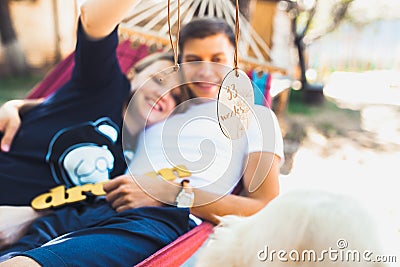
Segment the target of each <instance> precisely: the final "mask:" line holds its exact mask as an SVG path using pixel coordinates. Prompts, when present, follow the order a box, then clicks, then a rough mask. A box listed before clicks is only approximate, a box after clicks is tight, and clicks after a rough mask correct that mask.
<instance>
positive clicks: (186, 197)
mask: <svg viewBox="0 0 400 267" xmlns="http://www.w3.org/2000/svg"><path fill="white" fill-rule="evenodd" d="M193 200H194V194H193V193H186V192H184V191H181V192H180V193H179V194H178V196H177V198H176V206H177V207H178V208H190V207H191V206H192V205H193Z"/></svg>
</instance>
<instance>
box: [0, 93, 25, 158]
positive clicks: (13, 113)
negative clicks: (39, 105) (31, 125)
mask: <svg viewBox="0 0 400 267" xmlns="http://www.w3.org/2000/svg"><path fill="white" fill-rule="evenodd" d="M22 103H23V100H10V101H8V102H6V103H5V104H4V105H3V106H1V108H0V132H2V133H3V137H2V138H1V150H2V151H3V152H8V151H10V146H11V144H12V141H13V139H14V136H15V134H16V133H17V131H18V129H19V126H20V124H21V118H20V117H19V108H20V107H21V104H22Z"/></svg>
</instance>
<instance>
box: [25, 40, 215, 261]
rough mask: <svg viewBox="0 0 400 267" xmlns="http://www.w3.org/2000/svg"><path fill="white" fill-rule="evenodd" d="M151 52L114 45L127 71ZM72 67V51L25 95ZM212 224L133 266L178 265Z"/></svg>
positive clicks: (51, 86) (43, 90) (60, 80)
mask: <svg viewBox="0 0 400 267" xmlns="http://www.w3.org/2000/svg"><path fill="white" fill-rule="evenodd" d="M151 52H152V49H149V47H148V46H147V45H144V44H141V45H138V46H137V47H133V46H132V43H131V42H130V41H129V40H126V41H123V42H121V43H120V44H119V45H118V47H117V57H118V61H119V63H120V67H121V70H122V71H123V72H124V73H126V72H127V71H128V70H129V69H130V67H131V66H133V65H134V64H135V63H136V62H138V61H139V60H140V59H142V58H143V57H145V56H146V55H148V54H149V53H151ZM73 67H74V53H72V54H70V55H69V56H68V57H66V58H65V59H64V60H63V61H62V62H61V63H59V64H58V65H57V66H56V67H55V68H54V69H53V70H52V71H51V72H50V73H49V74H47V75H46V77H45V78H44V79H43V80H42V81H41V82H40V83H39V84H38V85H36V86H35V87H34V88H33V89H32V90H31V91H30V92H29V93H28V95H27V98H29V99H35V98H40V97H47V96H49V95H51V94H52V93H53V92H54V91H56V90H57V89H58V88H59V87H60V86H62V85H63V84H65V83H66V82H67V81H68V79H70V77H71V74H72V70H73ZM212 229H213V224H211V223H209V222H202V223H201V224H200V225H198V226H196V227H195V228H194V229H192V230H191V231H189V232H187V233H186V234H184V235H182V236H181V237H179V238H178V239H176V240H175V241H174V242H172V243H170V244H169V245H167V246H165V247H164V248H162V249H160V250H159V251H157V252H155V253H154V254H153V255H151V256H150V257H148V258H147V259H145V260H144V261H142V262H141V263H139V264H138V265H136V266H141V267H144V266H163V267H165V266H166V267H168V266H171V267H172V266H180V265H181V264H183V263H184V262H185V261H186V260H187V259H189V258H190V257H191V256H192V255H193V253H194V252H195V251H196V250H197V249H198V248H200V246H201V245H202V244H203V243H204V241H205V240H206V239H207V237H208V236H209V234H210V233H211V232H212Z"/></svg>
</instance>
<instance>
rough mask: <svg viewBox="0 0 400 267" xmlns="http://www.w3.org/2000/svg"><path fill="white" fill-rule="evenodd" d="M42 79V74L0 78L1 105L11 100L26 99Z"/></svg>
mask: <svg viewBox="0 0 400 267" xmlns="http://www.w3.org/2000/svg"><path fill="white" fill-rule="evenodd" d="M42 79H43V75H42V74H29V75H26V76H20V77H16V76H6V77H0V88H1V89H0V104H3V103H4V102H6V101H7V100H10V99H17V98H19V99H20V98H24V97H25V96H26V95H27V94H28V92H29V91H30V90H31V89H32V88H33V87H34V86H35V85H36V84H37V83H38V82H39V81H41V80H42Z"/></svg>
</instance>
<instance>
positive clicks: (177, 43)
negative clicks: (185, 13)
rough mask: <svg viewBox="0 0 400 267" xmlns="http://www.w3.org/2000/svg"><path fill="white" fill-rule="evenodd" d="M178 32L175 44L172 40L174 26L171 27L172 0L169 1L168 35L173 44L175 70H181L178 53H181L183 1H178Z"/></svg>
mask: <svg viewBox="0 0 400 267" xmlns="http://www.w3.org/2000/svg"><path fill="white" fill-rule="evenodd" d="M177 26H178V27H177V32H176V38H175V44H174V41H173V40H172V29H171V28H172V25H171V0H168V34H169V41H170V43H171V48H172V52H173V53H174V62H175V68H179V63H178V51H179V47H178V46H179V32H180V30H181V1H180V0H178V21H177Z"/></svg>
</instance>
